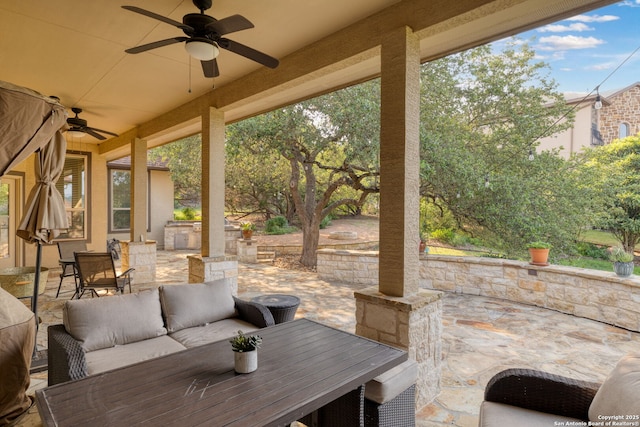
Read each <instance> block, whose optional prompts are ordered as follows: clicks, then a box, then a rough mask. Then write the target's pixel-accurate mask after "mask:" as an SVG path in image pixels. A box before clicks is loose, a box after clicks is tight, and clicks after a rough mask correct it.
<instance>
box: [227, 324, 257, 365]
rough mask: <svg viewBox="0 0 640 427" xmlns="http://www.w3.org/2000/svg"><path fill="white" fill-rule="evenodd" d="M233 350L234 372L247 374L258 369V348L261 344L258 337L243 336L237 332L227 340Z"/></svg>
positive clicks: (240, 332)
mask: <svg viewBox="0 0 640 427" xmlns="http://www.w3.org/2000/svg"><path fill="white" fill-rule="evenodd" d="M229 342H230V343H231V348H232V349H233V359H234V367H235V371H236V372H237V373H239V374H248V373H250V372H253V371H255V370H256V369H258V348H260V345H261V344H262V337H260V335H245V334H244V333H243V332H242V331H238V335H236V336H235V337H233V338H231V339H230V340H229Z"/></svg>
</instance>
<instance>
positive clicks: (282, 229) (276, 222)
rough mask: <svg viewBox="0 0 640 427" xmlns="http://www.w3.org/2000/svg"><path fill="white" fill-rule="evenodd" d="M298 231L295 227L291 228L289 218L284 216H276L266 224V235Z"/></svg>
mask: <svg viewBox="0 0 640 427" xmlns="http://www.w3.org/2000/svg"><path fill="white" fill-rule="evenodd" d="M295 231H297V229H296V228H295V227H291V226H289V222H288V221H287V218H285V217H283V216H276V217H273V218H270V219H268V220H267V221H266V222H265V224H264V232H265V234H271V235H277V234H288V233H293V232H295Z"/></svg>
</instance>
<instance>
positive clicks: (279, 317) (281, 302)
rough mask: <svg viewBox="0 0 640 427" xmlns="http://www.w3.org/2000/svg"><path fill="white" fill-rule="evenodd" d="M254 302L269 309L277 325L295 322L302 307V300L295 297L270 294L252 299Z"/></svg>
mask: <svg viewBox="0 0 640 427" xmlns="http://www.w3.org/2000/svg"><path fill="white" fill-rule="evenodd" d="M251 301H252V302H256V303H258V304H262V305H264V306H265V307H267V308H268V309H269V311H270V312H271V314H272V315H273V320H275V322H276V324H277V323H283V322H288V321H290V320H293V318H294V317H295V315H296V310H297V309H298V306H299V305H300V298H298V297H296V296H293V295H281V294H270V295H261V296H259V297H255V298H252V299H251Z"/></svg>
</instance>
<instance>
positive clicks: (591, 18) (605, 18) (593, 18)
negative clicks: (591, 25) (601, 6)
mask: <svg viewBox="0 0 640 427" xmlns="http://www.w3.org/2000/svg"><path fill="white" fill-rule="evenodd" d="M636 3H637V2H636ZM618 19H620V17H619V16H615V15H577V16H574V17H573V18H568V19H566V21H578V22H610V21H617V20H618Z"/></svg>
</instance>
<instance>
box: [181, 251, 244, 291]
mask: <svg viewBox="0 0 640 427" xmlns="http://www.w3.org/2000/svg"><path fill="white" fill-rule="evenodd" d="M187 258H188V260H189V283H204V282H210V281H212V280H218V279H224V278H229V279H230V281H231V292H232V293H233V295H238V261H237V259H236V256H235V255H227V256H225V255H223V256H218V257H203V256H200V255H192V256H189V257H187Z"/></svg>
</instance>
